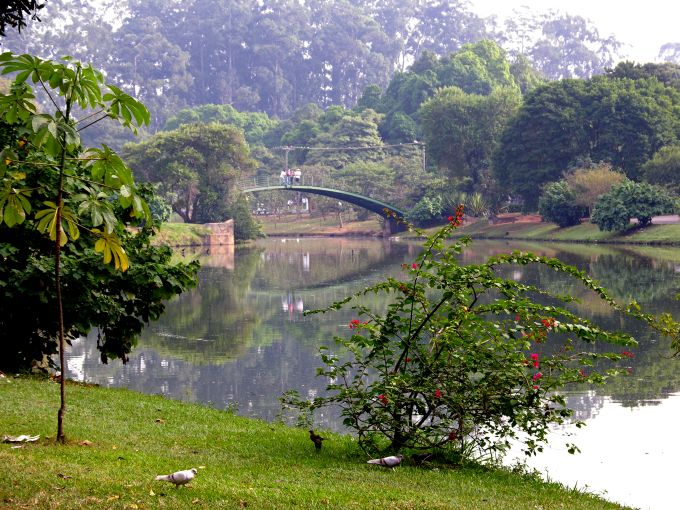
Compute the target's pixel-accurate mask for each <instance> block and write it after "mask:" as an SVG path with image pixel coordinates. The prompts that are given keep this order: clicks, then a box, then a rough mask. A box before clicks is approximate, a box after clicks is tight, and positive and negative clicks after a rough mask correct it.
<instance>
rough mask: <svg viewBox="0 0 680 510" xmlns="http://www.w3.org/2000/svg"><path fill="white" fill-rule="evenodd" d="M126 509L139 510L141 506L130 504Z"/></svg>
mask: <svg viewBox="0 0 680 510" xmlns="http://www.w3.org/2000/svg"><path fill="white" fill-rule="evenodd" d="M125 508H132V510H135V509H137V508H139V506H138V505H136V504H135V503H130V504H129V505H127V506H126V507H125Z"/></svg>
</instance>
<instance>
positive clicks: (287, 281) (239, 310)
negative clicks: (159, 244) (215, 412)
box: [68, 239, 680, 499]
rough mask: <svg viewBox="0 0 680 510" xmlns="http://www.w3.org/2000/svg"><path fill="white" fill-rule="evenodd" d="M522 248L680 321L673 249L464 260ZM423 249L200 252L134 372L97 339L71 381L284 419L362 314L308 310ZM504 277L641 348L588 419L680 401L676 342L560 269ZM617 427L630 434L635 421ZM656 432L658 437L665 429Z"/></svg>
mask: <svg viewBox="0 0 680 510" xmlns="http://www.w3.org/2000/svg"><path fill="white" fill-rule="evenodd" d="M519 248H522V249H528V250H530V251H533V252H534V253H537V254H542V255H547V256H556V257H558V258H560V259H561V260H563V261H565V262H567V263H570V264H573V265H576V266H577V267H579V268H581V269H585V270H586V271H588V272H589V273H590V274H591V275H593V276H594V277H595V278H596V279H598V280H599V281H600V282H601V283H602V284H603V285H604V286H605V287H607V288H609V289H611V290H612V293H613V294H614V296H615V297H616V298H617V299H620V300H624V301H625V300H628V299H630V298H635V299H637V300H638V301H639V302H640V303H641V304H642V305H643V306H644V307H645V309H647V310H649V311H653V312H661V311H668V312H671V313H672V314H673V315H674V316H675V317H676V318H678V317H680V309H679V308H678V307H679V305H678V302H677V301H676V300H674V299H673V298H674V296H675V295H676V294H677V293H678V291H679V290H680V280H679V277H680V273H679V272H678V267H680V257H678V258H674V257H675V254H674V253H673V251H664V250H659V251H658V255H657V256H654V250H651V249H646V250H645V253H644V254H642V253H640V252H639V251H637V250H635V249H633V248H617V247H611V246H609V247H602V246H583V245H557V244H551V245H546V246H542V245H533V246H532V245H529V246H526V245H524V246H520V245H513V244H509V243H506V242H475V243H474V244H473V246H472V249H470V250H469V251H466V252H465V254H464V255H463V261H464V262H468V263H470V262H479V261H481V260H483V259H486V258H487V257H488V256H489V255H492V254H497V253H507V252H509V251H512V250H513V249H519ZM419 250H420V248H419V246H418V245H417V244H416V243H405V242H390V241H385V240H371V239H288V240H281V239H274V240H266V241H262V242H258V243H257V244H256V245H254V246H251V247H248V248H238V249H236V250H235V251H231V252H229V251H226V252H219V251H214V250H213V252H212V253H210V254H206V253H196V254H193V256H196V257H199V258H200V259H201V262H202V263H203V269H202V270H201V273H200V284H199V286H198V288H197V289H195V290H193V291H192V292H189V293H186V294H184V295H182V296H180V297H179V298H177V299H175V300H174V301H172V302H170V303H168V306H167V312H166V313H165V314H164V315H163V317H162V318H161V319H160V320H159V321H158V322H155V323H153V324H151V325H150V326H149V327H148V328H147V329H146V330H145V331H144V333H143V335H142V337H141V338H140V341H139V345H138V347H137V348H136V349H135V351H133V353H132V355H131V357H130V362H129V364H128V365H126V366H122V365H121V364H120V363H119V362H112V363H111V364H110V365H102V364H101V363H100V362H99V356H98V353H97V351H96V347H95V344H96V342H95V341H94V336H96V334H95V333H94V332H93V334H92V337H91V338H88V339H83V340H81V341H79V342H75V343H74V345H73V348H72V350H71V351H70V353H69V356H68V374H69V376H71V377H73V378H76V379H81V380H87V381H90V382H97V383H100V384H103V385H107V386H124V387H128V388H131V389H134V390H137V391H140V392H144V393H152V394H156V393H160V394H163V395H167V396H169V397H172V398H176V399H182V400H187V401H196V402H203V403H210V404H211V405H214V406H216V407H218V408H225V407H237V408H238V411H239V413H241V414H244V415H248V416H257V417H261V418H264V419H267V420H273V419H275V418H276V417H277V415H278V413H279V404H278V400H277V399H278V397H279V396H280V395H281V393H283V392H284V391H286V390H289V389H297V390H298V391H300V393H301V394H302V395H308V396H314V395H316V394H317V393H318V392H320V391H323V388H324V387H325V386H326V383H327V381H325V380H323V379H320V378H317V377H316V376H315V373H316V367H317V366H319V365H320V362H319V359H318V354H317V352H318V347H319V346H321V345H329V346H332V345H333V340H332V339H333V337H334V336H336V335H343V334H346V333H347V331H348V329H347V324H348V323H349V321H350V320H351V319H353V318H355V317H354V315H353V312H352V310H343V311H340V312H337V313H330V314H316V315H311V316H310V315H307V316H306V315H304V313H303V312H304V311H306V310H311V309H317V308H321V307H325V306H327V305H328V304H330V303H332V302H334V301H336V300H340V299H343V298H345V297H346V296H348V295H349V294H351V293H353V292H357V291H359V290H361V289H362V288H364V287H366V286H367V285H369V284H371V283H373V282H375V281H378V280H381V279H383V278H385V276H387V275H388V274H391V275H394V276H396V275H398V274H399V273H400V270H399V267H400V265H401V264H402V263H407V264H409V265H410V263H411V262H413V260H414V258H415V256H416V255H417V253H418V252H419ZM504 271H505V274H504V276H506V277H509V278H512V279H514V280H521V281H524V282H526V283H531V284H535V285H538V286H542V287H546V288H548V289H550V290H552V291H554V292H557V293H560V294H570V295H574V296H577V297H578V298H579V302H578V303H577V304H575V306H576V307H577V309H578V312H579V313H581V314H583V315H585V316H588V317H590V318H591V319H592V320H593V321H595V322H596V323H598V324H600V325H602V326H605V327H607V328H614V329H621V328H624V329H627V330H628V331H630V332H631V333H632V334H634V335H635V336H636V338H637V339H638V341H639V342H640V345H639V347H638V348H637V349H635V353H636V357H635V359H633V360H631V368H632V374H631V376H629V377H622V378H618V379H615V380H614V381H613V382H612V383H610V384H608V385H607V386H605V387H595V388H589V389H588V391H581V392H578V393H573V394H571V395H569V397H568V400H569V404H570V405H571V406H572V407H573V409H575V417H576V418H578V419H581V420H585V421H589V422H596V421H597V420H599V419H600V416H602V415H603V414H607V415H608V414H609V413H611V411H610V410H609V407H611V406H612V405H615V406H618V407H619V408H621V409H630V410H634V411H635V412H636V413H640V414H641V415H644V410H645V409H650V410H652V409H654V408H655V407H659V406H661V404H662V403H664V402H665V399H671V400H673V399H678V397H677V396H675V395H674V394H675V393H678V392H680V370H678V361H677V360H675V359H671V358H669V357H668V354H669V353H670V346H669V344H668V341H666V340H660V339H659V338H658V337H656V336H655V335H654V334H652V333H650V332H649V331H645V330H641V329H639V327H640V325H639V324H636V323H634V322H633V321H630V320H629V319H627V318H625V317H621V316H620V315H618V314H613V313H612V312H611V310H609V309H608V308H607V307H606V306H603V305H602V303H601V301H600V300H599V299H598V298H597V297H596V296H595V295H594V294H593V293H591V292H590V291H586V290H584V289H583V288H582V287H580V286H578V285H575V284H574V282H572V281H570V280H569V279H568V278H565V277H564V276H562V275H559V274H557V273H555V272H554V271H550V270H547V269H546V268H538V267H535V266H522V267H507V268H505V269H504ZM366 299H369V298H366ZM373 299H382V300H384V299H386V298H385V297H377V298H373ZM370 304H371V306H372V307H383V306H386V305H387V303H386V302H376V301H371V302H370ZM679 405H680V404H674V405H671V404H669V406H667V407H668V408H671V409H676V408H679V407H678V406H679ZM649 415H650V416H652V414H649ZM639 419H642V418H639ZM320 420H321V423H320V424H319V425H321V427H322V428H336V427H337V425H336V420H335V417H334V416H332V415H325V416H322V417H320ZM617 426H619V427H620V428H621V427H622V428H624V430H627V429H625V424H621V423H619V424H618V425H617ZM644 427H647V429H646V430H647V432H649V431H650V430H653V428H654V424H653V423H651V422H649V423H647V424H646V425H645V426H644ZM644 427H642V428H640V429H639V430H638V431H637V432H636V433H641V431H642V430H644ZM588 428H589V427H587V428H586V431H587V430H588ZM586 433H587V432H586ZM667 437H671V436H667ZM575 442H576V443H577V444H579V443H580V441H579V440H576V441H575ZM561 443H562V442H558V443H556V444H561ZM582 449H584V450H585V448H582ZM541 458H545V457H541V456H539V459H541ZM557 462H558V463H559V461H557ZM669 469H670V468H669ZM551 475H552V474H551ZM552 476H554V475H552ZM610 495H611V493H610ZM626 497H628V496H626ZM616 498H618V499H621V498H619V497H616Z"/></svg>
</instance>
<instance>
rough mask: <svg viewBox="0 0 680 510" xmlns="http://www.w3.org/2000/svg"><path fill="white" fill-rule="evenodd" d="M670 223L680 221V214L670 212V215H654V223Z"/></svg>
mask: <svg viewBox="0 0 680 510" xmlns="http://www.w3.org/2000/svg"><path fill="white" fill-rule="evenodd" d="M669 223H680V216H678V215H677V214H669V215H668V216H654V217H653V218H652V225H668V224H669Z"/></svg>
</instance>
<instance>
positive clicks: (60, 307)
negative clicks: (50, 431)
mask: <svg viewBox="0 0 680 510" xmlns="http://www.w3.org/2000/svg"><path fill="white" fill-rule="evenodd" d="M70 114H71V104H70V102H68V101H67V103H66V114H65V115H64V118H65V121H66V122H68V121H69V116H70ZM61 144H62V146H61V161H59V188H58V191H57V215H56V218H55V222H56V226H55V228H56V238H55V240H54V283H55V286H56V290H57V313H58V321H59V367H60V369H61V377H60V381H59V394H60V405H59V412H58V413H57V441H59V442H60V443H65V442H66V435H65V434H64V415H65V414H66V370H65V369H66V357H65V355H64V351H65V349H66V339H65V338H64V303H63V301H62V298H61V211H62V207H63V200H64V196H63V187H64V168H65V166H66V136H65V135H64V136H63V137H62V140H61Z"/></svg>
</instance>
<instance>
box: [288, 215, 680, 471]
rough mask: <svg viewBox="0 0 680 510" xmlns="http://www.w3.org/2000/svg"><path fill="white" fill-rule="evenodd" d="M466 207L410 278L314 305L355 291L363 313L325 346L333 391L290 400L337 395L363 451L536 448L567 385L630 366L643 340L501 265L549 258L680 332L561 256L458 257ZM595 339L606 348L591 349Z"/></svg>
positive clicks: (409, 269)
mask: <svg viewBox="0 0 680 510" xmlns="http://www.w3.org/2000/svg"><path fill="white" fill-rule="evenodd" d="M461 213H462V211H461V209H460V208H459V210H458V211H457V214H456V217H450V223H449V225H447V226H445V227H444V228H442V229H441V230H440V231H439V232H437V233H436V234H434V235H432V236H430V237H429V238H427V240H426V241H425V246H424V248H425V249H424V251H423V252H422V253H421V254H420V255H419V256H418V257H417V258H416V260H415V261H414V262H413V264H412V265H406V264H405V265H404V266H403V269H404V271H405V273H406V278H405V279H404V280H398V279H394V278H388V279H387V280H385V281H383V282H381V283H378V284H376V285H374V286H372V287H369V288H367V289H365V290H364V291H361V292H359V293H357V294H355V295H354V296H353V298H347V299H345V300H343V301H340V302H338V303H335V304H333V305H331V306H330V307H329V308H327V309H324V310H316V311H314V312H311V313H317V312H327V311H331V310H338V309H340V308H342V307H344V306H345V305H346V304H347V303H350V302H352V303H353V305H352V308H353V309H354V310H356V312H357V318H356V319H353V320H352V321H351V322H350V324H349V329H350V336H349V338H342V337H338V338H336V340H337V342H338V343H339V344H340V346H341V349H340V351H339V352H333V351H332V350H330V349H329V348H326V347H324V348H322V349H321V359H322V362H323V364H324V366H323V367H322V368H319V369H318V371H317V373H318V375H319V376H322V377H325V378H327V380H328V381H330V383H329V384H328V386H327V395H326V396H320V397H315V398H313V399H311V400H303V399H301V398H300V396H299V395H298V394H297V393H295V392H288V393H287V394H286V395H284V397H283V399H282V400H283V402H284V404H285V405H287V406H292V408H294V409H296V410H299V411H302V412H303V413H307V414H306V418H307V420H311V419H313V413H314V412H315V411H316V410H318V409H320V408H323V407H325V406H339V408H340V410H341V415H342V417H343V423H344V425H345V426H347V427H349V428H351V429H354V430H355V432H356V433H357V435H358V441H359V444H360V446H361V447H362V448H363V449H364V450H366V451H367V452H373V451H380V452H385V451H400V450H403V449H405V448H413V449H424V450H431V449H433V448H442V449H444V450H446V451H448V452H449V453H451V454H453V455H456V456H457V457H459V458H460V457H463V458H466V457H471V456H473V455H475V456H476V455H478V454H480V453H483V452H486V453H502V452H503V451H504V450H505V449H506V448H507V447H508V446H509V441H510V440H511V439H519V440H520V441H522V442H523V443H524V445H525V451H526V452H528V453H533V452H536V451H540V450H541V449H542V443H543V442H545V441H546V434H547V432H548V429H549V426H550V424H552V423H561V422H563V421H564V420H565V419H566V418H567V417H568V416H570V414H571V411H570V410H569V409H567V408H566V403H565V399H564V397H563V396H562V395H561V394H560V393H559V391H560V390H561V389H563V388H564V387H565V386H566V385H574V384H579V383H599V382H603V381H604V380H605V379H606V378H607V377H609V376H610V375H614V374H618V373H622V372H625V367H622V366H619V364H620V363H621V362H624V363H625V361H626V358H627V357H630V356H632V354H631V353H630V352H629V350H628V349H630V348H632V347H633V346H635V345H636V342H635V340H634V339H633V338H632V337H630V336H629V335H627V334H624V333H618V332H610V331H605V330H603V329H600V328H599V327H597V326H595V325H593V324H591V323H590V322H589V321H588V320H587V319H584V318H582V317H579V316H577V315H575V314H574V313H572V312H571V311H569V310H568V309H566V307H562V306H560V305H559V304H540V303H537V302H535V301H534V300H533V299H532V297H533V296H536V295H537V294H539V293H540V294H543V295H544V296H549V297H551V298H553V299H552V301H551V302H552V303H560V301H562V302H569V301H571V298H569V297H560V296H556V295H552V294H551V293H549V292H546V291H544V290H543V289H539V288H537V287H535V286H533V285H525V284H523V283H518V282H515V281H513V280H506V279H503V278H501V277H500V276H498V275H497V272H499V271H502V270H503V266H517V265H519V266H524V265H528V264H538V265H542V266H546V267H548V268H551V269H553V270H555V271H559V272H562V273H564V274H565V276H569V277H572V278H574V279H575V280H578V281H580V282H581V284H582V285H584V286H585V287H587V288H589V289H591V290H593V291H594V292H595V293H596V294H597V295H599V296H600V297H601V299H602V300H603V301H604V302H605V303H607V304H608V305H609V306H611V307H612V308H614V309H616V310H618V311H620V312H622V313H625V314H627V315H630V316H634V317H637V318H639V319H641V320H643V321H645V322H646V323H647V324H649V325H650V326H651V327H653V328H654V329H656V330H658V331H660V332H661V333H662V334H668V335H673V334H674V333H675V332H676V331H677V324H675V323H673V321H672V320H671V319H670V318H668V317H665V318H664V321H666V322H662V321H658V322H657V321H656V319H655V318H653V317H651V316H646V315H643V314H641V313H640V312H639V311H638V308H637V305H634V306H629V307H628V309H623V308H622V307H621V306H619V305H618V304H617V303H616V302H614V301H613V300H612V299H611V298H609V297H608V294H607V293H606V291H605V290H604V289H602V288H601V287H599V286H598V285H597V284H596V283H594V281H593V280H592V279H590V278H588V277H587V276H585V275H584V274H583V273H581V272H580V271H578V270H577V269H576V268H573V267H571V266H567V265H565V264H563V263H562V262H560V261H558V260H556V259H550V258H546V257H538V256H535V255H532V254H530V253H520V252H513V253H511V254H503V255H498V256H495V257H492V258H490V259H489V260H488V261H487V262H485V263H482V264H476V265H466V266H463V265H461V264H459V262H458V260H459V259H460V258H461V257H460V255H461V252H462V251H463V250H465V249H466V248H467V246H468V245H469V244H470V239H469V238H463V239H461V240H458V241H457V242H455V243H453V244H451V243H449V242H446V240H447V238H448V237H449V235H450V234H451V233H452V231H453V230H454V229H455V228H456V227H457V226H458V225H459V224H460V222H461ZM419 233H420V234H422V232H419ZM369 293H376V294H385V295H387V296H388V297H389V301H390V302H391V303H392V304H391V305H389V306H388V307H387V309H386V311H376V310H372V309H371V308H369V307H367V306H364V305H362V304H360V303H361V298H362V296H364V295H365V294H369ZM673 328H676V329H673ZM596 342H602V343H603V344H607V345H608V347H609V349H610V352H606V350H607V349H606V348H602V347H601V348H598V349H597V350H595V349H593V347H592V344H594V343H596ZM606 360H609V361H606ZM609 362H611V363H613V364H610V365H609V366H608V367H605V364H606V363H609ZM596 365H597V366H598V367H603V368H602V370H600V371H598V370H596V369H595V368H594V366H596ZM303 416H304V415H303ZM569 448H570V451H572V452H573V451H574V450H575V449H576V447H575V446H574V445H569Z"/></svg>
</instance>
